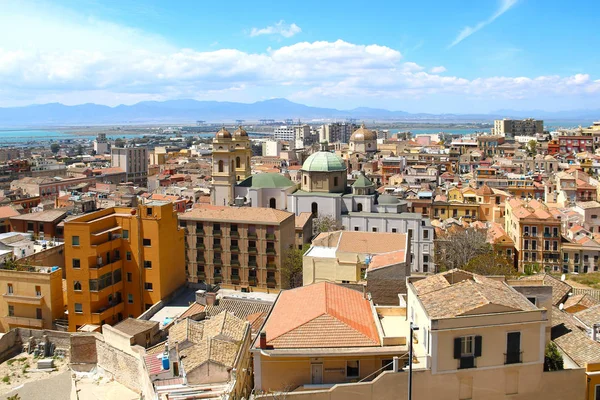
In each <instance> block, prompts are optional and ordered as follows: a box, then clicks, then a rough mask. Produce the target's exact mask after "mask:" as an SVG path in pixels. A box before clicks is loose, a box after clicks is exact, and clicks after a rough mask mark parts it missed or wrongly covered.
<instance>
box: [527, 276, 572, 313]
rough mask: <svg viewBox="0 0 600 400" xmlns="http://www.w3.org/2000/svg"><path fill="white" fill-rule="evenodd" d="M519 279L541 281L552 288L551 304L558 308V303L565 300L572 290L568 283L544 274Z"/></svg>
mask: <svg viewBox="0 0 600 400" xmlns="http://www.w3.org/2000/svg"><path fill="white" fill-rule="evenodd" d="M521 279H523V280H533V281H542V283H543V284H544V285H546V286H552V304H553V305H555V306H558V305H559V304H560V303H562V302H563V301H564V300H565V297H566V296H567V295H568V294H569V293H570V292H571V291H572V290H573V288H572V287H571V285H569V284H568V283H566V282H563V281H561V280H559V279H556V278H555V277H553V276H552V275H549V274H545V273H544V274H535V275H529V276H524V277H522V278H521Z"/></svg>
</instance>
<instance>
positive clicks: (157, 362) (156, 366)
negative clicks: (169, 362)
mask: <svg viewBox="0 0 600 400" xmlns="http://www.w3.org/2000/svg"><path fill="white" fill-rule="evenodd" d="M144 362H145V363H146V368H147V369H148V373H149V374H150V375H157V374H160V373H161V372H163V371H164V370H163V369H162V355H160V354H146V355H145V356H144Z"/></svg>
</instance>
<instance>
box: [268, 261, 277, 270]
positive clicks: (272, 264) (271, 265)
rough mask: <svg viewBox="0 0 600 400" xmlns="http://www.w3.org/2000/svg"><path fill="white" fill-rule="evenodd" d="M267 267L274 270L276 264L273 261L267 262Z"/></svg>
mask: <svg viewBox="0 0 600 400" xmlns="http://www.w3.org/2000/svg"><path fill="white" fill-rule="evenodd" d="M267 269H268V270H273V271H274V270H276V269H277V264H275V263H267Z"/></svg>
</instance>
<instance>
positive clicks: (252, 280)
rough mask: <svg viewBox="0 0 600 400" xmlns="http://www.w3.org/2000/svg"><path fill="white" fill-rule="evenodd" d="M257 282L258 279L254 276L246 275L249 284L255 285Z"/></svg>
mask: <svg viewBox="0 0 600 400" xmlns="http://www.w3.org/2000/svg"><path fill="white" fill-rule="evenodd" d="M257 284H258V280H257V279H256V277H255V276H249V277H248V285H250V286H256V285H257Z"/></svg>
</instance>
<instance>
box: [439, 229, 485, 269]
mask: <svg viewBox="0 0 600 400" xmlns="http://www.w3.org/2000/svg"><path fill="white" fill-rule="evenodd" d="M490 251H491V246H490V244H489V243H488V242H487V231H486V230H485V229H474V228H467V229H463V228H457V229H451V230H448V231H447V232H445V233H444V234H442V235H441V236H440V237H439V238H438V239H437V240H436V243H435V263H436V265H437V266H438V269H440V270H441V271H445V270H449V269H453V268H464V267H465V266H466V265H467V264H468V263H469V261H471V259H473V258H475V257H477V256H480V255H482V254H486V253H487V252H490Z"/></svg>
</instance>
